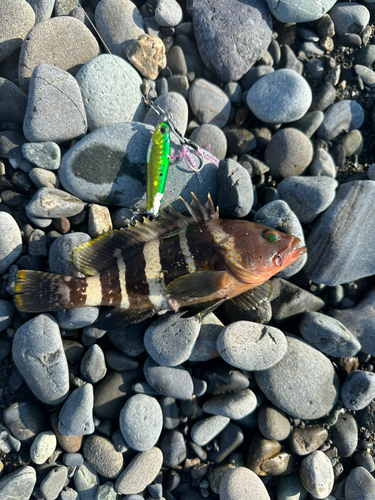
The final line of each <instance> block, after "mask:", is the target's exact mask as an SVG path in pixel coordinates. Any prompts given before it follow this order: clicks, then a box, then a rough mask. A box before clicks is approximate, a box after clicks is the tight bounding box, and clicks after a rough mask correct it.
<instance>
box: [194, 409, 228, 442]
mask: <svg viewBox="0 0 375 500" xmlns="http://www.w3.org/2000/svg"><path fill="white" fill-rule="evenodd" d="M229 422H230V418H229V417H223V416H222V415H214V416H212V417H207V418H204V419H202V420H199V421H198V422H196V423H195V424H194V425H193V426H192V428H191V431H190V435H191V439H192V440H193V442H194V443H195V444H197V445H199V446H206V444H208V443H209V442H210V441H212V440H213V439H214V438H215V437H216V436H217V435H218V434H220V432H221V431H222V430H224V429H225V427H226V426H227V425H228V424H229Z"/></svg>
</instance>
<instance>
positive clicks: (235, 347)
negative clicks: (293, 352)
mask: <svg viewBox="0 0 375 500" xmlns="http://www.w3.org/2000/svg"><path fill="white" fill-rule="evenodd" d="M216 345H217V350H218V352H219V354H220V356H221V357H222V358H223V359H224V360H225V361H226V362H227V363H228V364H229V365H231V366H235V367H236V368H242V369H244V370H249V371H256V370H265V369H267V368H270V367H271V366H273V365H274V364H276V363H277V362H278V361H280V359H282V357H283V356H284V354H285V353H286V349H287V343H286V339H285V336H284V334H283V333H282V331H281V330H278V329H277V328H273V327H272V326H265V325H259V324H258V323H252V322H250V321H237V322H235V323H231V324H230V325H228V326H226V327H225V328H223V330H222V332H221V333H220V335H219V337H218V339H217V344H216Z"/></svg>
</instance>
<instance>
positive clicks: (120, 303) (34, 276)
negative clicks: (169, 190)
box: [15, 197, 306, 329]
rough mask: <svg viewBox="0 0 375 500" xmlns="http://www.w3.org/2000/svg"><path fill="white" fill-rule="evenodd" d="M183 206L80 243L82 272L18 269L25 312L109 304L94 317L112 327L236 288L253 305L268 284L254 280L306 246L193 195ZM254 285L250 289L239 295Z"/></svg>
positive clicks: (216, 298)
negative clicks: (223, 213) (229, 216)
mask: <svg viewBox="0 0 375 500" xmlns="http://www.w3.org/2000/svg"><path fill="white" fill-rule="evenodd" d="M186 206H187V208H188V209H189V211H190V213H191V215H192V218H186V217H184V216H182V215H181V214H180V213H179V212H177V211H174V210H173V211H172V212H171V213H170V214H167V213H165V212H162V213H161V216H160V219H157V220H155V221H153V222H150V221H148V220H145V221H144V223H143V224H137V226H136V227H135V228H129V229H126V230H121V231H111V232H110V233H107V234H106V235H102V236H100V237H99V238H97V239H96V240H93V241H91V242H88V243H85V244H84V245H81V246H80V247H78V249H77V250H76V251H75V255H74V263H75V265H76V267H77V268H78V269H79V270H80V271H82V272H84V273H85V274H86V275H87V277H86V278H74V277H69V276H61V275H54V274H48V273H41V272H36V271H20V272H19V273H18V283H17V285H16V289H15V292H16V294H17V295H16V304H17V306H18V307H19V309H21V310H24V311H28V312H46V311H52V310H58V309H66V308H73V307H83V306H99V305H100V306H112V307H114V308H115V309H113V310H112V311H111V312H109V313H108V314H106V315H105V317H104V318H103V320H102V321H101V322H100V320H99V324H101V327H103V328H107V329H111V328H118V327H119V326H124V325H126V324H129V323H132V322H136V321H141V320H142V319H144V318H146V317H148V316H151V315H152V314H154V313H159V314H162V313H164V312H167V311H176V310H178V309H180V308H184V307H192V306H195V307H197V306H199V305H202V306H203V308H209V307H212V306H215V305H218V304H220V303H221V302H222V301H224V300H228V299H233V298H234V297H237V296H239V295H240V294H242V295H241V297H243V299H240V298H239V300H240V302H241V301H242V303H245V304H247V305H249V301H250V304H251V303H254V304H257V303H258V302H260V301H261V299H262V297H263V298H266V299H267V298H269V295H270V290H271V288H270V287H268V289H264V288H263V289H261V288H259V286H260V285H262V284H263V283H264V282H267V280H268V279H269V278H270V277H271V276H273V275H274V274H276V273H278V272H279V271H281V270H282V269H284V268H285V267H287V266H288V265H290V264H292V263H293V262H295V261H296V260H297V259H298V258H299V257H300V256H301V255H303V254H304V253H305V251H306V249H305V247H302V248H299V249H297V248H296V247H297V245H298V243H299V242H300V240H299V239H298V238H295V237H294V236H291V235H288V234H284V233H280V232H278V231H275V230H272V229H269V228H267V227H265V226H262V225H260V224H256V223H252V222H247V221H239V220H223V219H219V218H218V212H217V210H216V211H215V209H214V207H213V205H212V202H211V200H210V199H209V202H208V203H207V204H206V205H205V207H202V205H200V203H199V202H198V200H196V198H195V197H194V199H193V203H192V204H191V205H186ZM271 240H272V241H271ZM257 287H258V288H257ZM253 289H255V291H254V294H253V295H244V294H246V292H248V291H249V290H253ZM256 290H258V291H256ZM267 294H268V297H267Z"/></svg>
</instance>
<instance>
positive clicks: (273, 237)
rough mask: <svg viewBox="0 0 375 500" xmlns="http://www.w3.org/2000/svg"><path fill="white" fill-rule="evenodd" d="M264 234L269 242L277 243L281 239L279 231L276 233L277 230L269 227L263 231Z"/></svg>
mask: <svg viewBox="0 0 375 500" xmlns="http://www.w3.org/2000/svg"><path fill="white" fill-rule="evenodd" d="M262 236H263V238H264V239H265V240H266V241H268V242H269V243H276V242H277V241H279V239H280V236H279V235H278V233H276V232H275V231H270V230H269V229H266V230H265V231H263V233H262Z"/></svg>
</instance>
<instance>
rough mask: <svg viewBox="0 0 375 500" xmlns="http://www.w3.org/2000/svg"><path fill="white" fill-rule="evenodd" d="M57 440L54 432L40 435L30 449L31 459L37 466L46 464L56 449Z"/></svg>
mask: <svg viewBox="0 0 375 500" xmlns="http://www.w3.org/2000/svg"><path fill="white" fill-rule="evenodd" d="M56 444H57V439H56V435H55V433H54V432H53V431H47V432H41V433H40V434H38V435H37V436H36V437H35V439H34V441H33V444H32V445H31V448H30V458H31V460H32V461H33V462H34V463H35V464H44V463H45V462H46V461H47V460H48V459H49V457H50V456H51V455H52V453H53V452H54V451H55V449H56Z"/></svg>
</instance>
